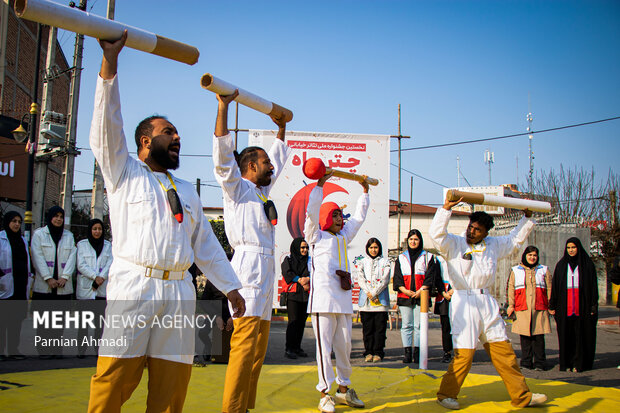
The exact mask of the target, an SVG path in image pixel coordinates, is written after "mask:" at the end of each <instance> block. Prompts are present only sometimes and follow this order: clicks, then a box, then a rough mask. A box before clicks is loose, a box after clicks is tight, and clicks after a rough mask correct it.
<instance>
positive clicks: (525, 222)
mask: <svg viewBox="0 0 620 413" xmlns="http://www.w3.org/2000/svg"><path fill="white" fill-rule="evenodd" d="M459 202H461V200H458V201H455V202H450V201H448V200H447V199H446V201H445V203H444V205H443V208H440V209H437V212H436V213H435V217H434V218H433V221H432V223H431V226H430V229H429V234H430V236H431V239H432V240H433V241H434V242H435V244H436V246H437V248H438V249H439V250H440V251H441V253H442V256H443V257H445V259H446V261H447V263H448V277H449V282H450V284H451V285H452V288H453V290H454V292H453V296H452V297H451V303H450V321H451V323H452V342H453V343H454V359H453V360H452V362H451V363H450V365H449V366H448V371H447V372H446V374H445V375H444V376H443V379H442V381H441V386H440V387H439V391H438V392H437V400H438V402H439V404H441V405H442V406H443V407H445V408H448V409H453V410H456V409H459V408H460V406H459V403H458V401H457V400H456V398H457V396H458V394H459V391H460V390H461V386H462V385H463V382H464V381H465V377H467V373H468V372H469V369H470V368H471V364H472V361H473V358H474V353H475V352H476V345H477V344H478V342H481V343H482V344H483V346H484V349H485V350H486V352H487V354H489V357H491V361H492V363H493V366H495V369H496V370H497V372H498V373H499V374H500V376H501V377H502V380H503V381H504V385H505V386H506V389H507V390H508V393H509V394H510V398H511V400H512V404H513V405H514V406H517V407H526V406H535V405H538V404H541V403H544V402H545V401H546V400H547V396H545V395H544V394H538V393H532V392H530V390H529V388H528V386H527V384H526V383H525V378H524V377H523V375H522V374H521V371H520V370H519V366H518V364H517V358H516V356H515V353H514V350H513V349H512V346H511V345H510V342H509V341H508V336H507V335H506V327H505V324H504V320H503V319H502V317H501V315H500V313H499V306H498V305H497V301H496V300H495V298H493V296H491V295H490V294H489V288H490V287H491V286H492V285H493V282H494V280H495V271H496V267H497V263H498V261H499V260H500V259H502V258H505V257H507V256H508V255H510V254H511V253H513V252H515V251H517V250H518V249H519V247H520V246H521V245H522V244H523V242H524V241H525V240H526V239H527V237H528V235H529V234H530V232H531V231H532V229H533V228H534V224H535V222H534V221H533V220H532V219H530V217H531V216H532V213H531V212H529V211H527V210H526V211H525V217H523V218H522V219H521V221H519V224H518V225H517V227H516V228H514V229H513V230H512V231H511V232H510V234H508V235H505V236H501V237H489V236H487V235H488V233H489V231H490V230H491V228H493V218H492V217H491V216H490V215H488V214H487V213H485V212H475V213H473V214H472V215H470V222H469V225H468V226H467V231H466V233H465V236H457V235H453V234H449V233H448V230H447V229H448V222H449V221H450V216H451V214H452V212H451V210H452V208H453V207H454V206H455V205H456V204H458V203H459Z"/></svg>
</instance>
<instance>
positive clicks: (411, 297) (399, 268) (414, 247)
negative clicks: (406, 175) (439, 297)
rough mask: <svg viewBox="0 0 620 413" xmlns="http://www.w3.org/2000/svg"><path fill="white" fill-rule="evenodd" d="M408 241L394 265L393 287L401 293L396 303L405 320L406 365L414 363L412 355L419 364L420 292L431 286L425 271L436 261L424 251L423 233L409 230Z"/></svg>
mask: <svg viewBox="0 0 620 413" xmlns="http://www.w3.org/2000/svg"><path fill="white" fill-rule="evenodd" d="M406 241H407V250H405V251H404V252H403V253H402V254H400V255H399V256H398V260H396V262H395V264H394V281H393V288H394V291H396V292H397V293H398V295H397V296H396V304H397V305H398V309H399V311H400V316H401V318H402V327H401V330H400V335H401V339H402V342H403V348H404V351H405V356H404V357H403V363H411V361H412V356H413V362H414V363H419V352H420V293H421V291H422V290H428V289H430V286H431V285H432V282H433V280H432V279H431V278H430V277H429V278H428V279H426V271H427V270H428V269H429V268H430V264H431V262H432V261H433V254H431V253H428V252H426V251H424V240H423V239H422V233H420V231H418V230H417V229H412V230H411V231H409V234H407V240H406ZM429 284H430V285H429ZM412 345H414V348H413V354H412V351H411V346H412Z"/></svg>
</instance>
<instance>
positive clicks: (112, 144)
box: [89, 31, 129, 192]
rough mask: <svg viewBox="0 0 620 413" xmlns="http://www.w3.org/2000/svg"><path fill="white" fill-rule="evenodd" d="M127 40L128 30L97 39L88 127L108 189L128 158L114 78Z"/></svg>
mask: <svg viewBox="0 0 620 413" xmlns="http://www.w3.org/2000/svg"><path fill="white" fill-rule="evenodd" d="M126 40H127V31H125V32H124V33H123V36H122V37H121V38H120V39H119V40H117V41H115V42H109V41H105V40H100V41H99V44H100V45H101V49H102V50H103V58H102V61H101V71H100V72H99V76H98V78H97V89H96V91H95V109H94V111H93V119H92V122H91V127H90V138H89V140H90V147H91V149H92V151H93V155H94V156H95V159H97V162H98V163H99V166H100V168H101V172H102V174H103V177H104V180H105V183H106V188H107V190H108V191H111V192H113V191H114V190H115V189H116V187H117V185H118V182H119V180H120V177H121V175H122V173H123V171H124V169H125V165H126V163H127V160H128V158H129V152H128V151H127V143H126V141H125V134H124V133H123V118H122V116H121V104H120V93H119V89H118V79H117V78H116V72H117V67H118V55H119V53H120V51H121V50H122V48H123V46H124V45H125V41H126Z"/></svg>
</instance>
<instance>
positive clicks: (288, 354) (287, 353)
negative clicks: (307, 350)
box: [284, 350, 297, 360]
mask: <svg viewBox="0 0 620 413" xmlns="http://www.w3.org/2000/svg"><path fill="white" fill-rule="evenodd" d="M284 356H285V357H286V358H289V359H292V360H295V359H296V358H297V354H295V352H293V351H291V350H285V351H284Z"/></svg>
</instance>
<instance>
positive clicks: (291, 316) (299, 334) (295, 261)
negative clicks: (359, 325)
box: [282, 238, 310, 359]
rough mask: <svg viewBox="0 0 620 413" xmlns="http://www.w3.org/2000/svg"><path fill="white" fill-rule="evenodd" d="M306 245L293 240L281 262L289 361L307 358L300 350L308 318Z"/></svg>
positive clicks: (302, 241) (308, 287) (308, 276)
mask: <svg viewBox="0 0 620 413" xmlns="http://www.w3.org/2000/svg"><path fill="white" fill-rule="evenodd" d="M308 253H309V247H308V243H307V242H306V241H305V240H304V239H303V238H295V239H294V240H293V242H292V243H291V255H289V256H288V257H286V258H284V261H282V277H284V281H286V284H287V287H286V291H287V293H286V294H287V301H286V309H287V312H288V325H287V326H286V347H285V351H284V355H285V356H286V357H288V358H290V359H296V358H297V357H308V354H307V353H306V352H305V351H303V350H302V348H301V340H302V339H303V336H304V328H305V327H306V319H307V318H308V291H309V290H310V266H309V263H310V255H309V254H308Z"/></svg>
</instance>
